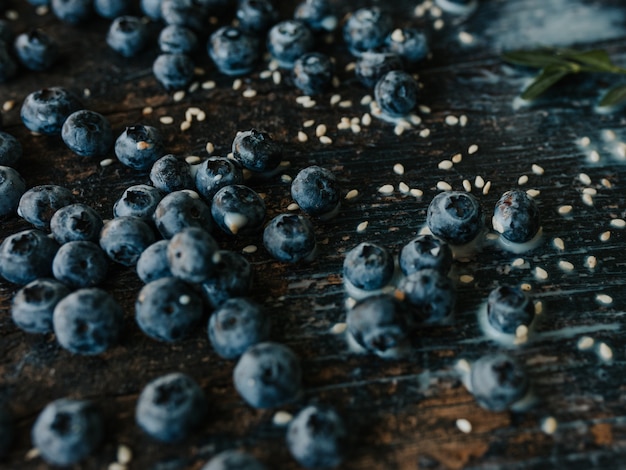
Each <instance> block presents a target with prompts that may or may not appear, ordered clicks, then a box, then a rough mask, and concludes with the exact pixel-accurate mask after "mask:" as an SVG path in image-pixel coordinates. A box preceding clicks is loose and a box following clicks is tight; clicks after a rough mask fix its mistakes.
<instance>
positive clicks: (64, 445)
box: [31, 398, 104, 466]
mask: <svg viewBox="0 0 626 470" xmlns="http://www.w3.org/2000/svg"><path fill="white" fill-rule="evenodd" d="M103 438H104V420H103V419H102V415H101V412H100V410H99V409H98V408H97V407H96V406H95V405H94V404H93V403H92V402H90V401H87V400H74V399H71V398H61V399H58V400H55V401H53V402H51V403H48V404H47V405H46V407H45V408H44V409H43V410H42V411H41V413H40V414H39V416H37V419H36V421H35V424H33V428H32V430H31V440H32V442H33V446H34V447H35V448H36V449H37V450H38V451H39V453H40V454H41V457H42V458H43V459H44V460H45V461H46V462H47V463H49V464H50V465H59V466H69V465H73V464H75V463H77V462H79V461H80V460H83V459H84V458H86V457H87V456H89V455H90V454H91V453H93V452H94V451H95V450H96V449H97V448H98V446H99V445H100V443H101V442H102V440H103Z"/></svg>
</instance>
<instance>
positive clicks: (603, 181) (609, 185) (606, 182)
mask: <svg viewBox="0 0 626 470" xmlns="http://www.w3.org/2000/svg"><path fill="white" fill-rule="evenodd" d="M600 184H601V185H602V186H604V187H605V188H612V187H613V183H611V182H610V181H609V180H607V179H606V178H602V179H601V180H600Z"/></svg>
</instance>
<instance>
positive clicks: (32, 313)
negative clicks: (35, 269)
mask: <svg viewBox="0 0 626 470" xmlns="http://www.w3.org/2000/svg"><path fill="white" fill-rule="evenodd" d="M69 293H70V290H69V289H68V288H67V287H66V286H65V284H62V283H60V282H59V281H56V280H54V279H48V278H39V279H35V280H34V281H32V282H29V283H28V284H26V285H25V286H24V287H22V288H21V289H20V290H19V291H17V293H16V294H15V296H14V297H13V301H12V304H11V317H12V318H13V322H14V323H15V324H16V325H17V326H18V327H19V328H20V329H22V330H24V331H26V332H27V333H50V332H51V331H52V313H53V311H54V307H56V304H57V303H59V301H60V300H61V299H62V298H63V297H65V296H66V295H68V294H69Z"/></svg>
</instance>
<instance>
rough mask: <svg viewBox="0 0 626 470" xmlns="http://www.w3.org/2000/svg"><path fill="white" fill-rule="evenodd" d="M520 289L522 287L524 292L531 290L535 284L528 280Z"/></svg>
mask: <svg viewBox="0 0 626 470" xmlns="http://www.w3.org/2000/svg"><path fill="white" fill-rule="evenodd" d="M519 287H520V289H522V290H523V291H524V292H530V291H531V290H533V286H531V285H530V284H528V283H527V282H524V283H522V284H521V285H520V286H519Z"/></svg>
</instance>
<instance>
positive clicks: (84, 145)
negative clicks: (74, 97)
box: [61, 109, 113, 157]
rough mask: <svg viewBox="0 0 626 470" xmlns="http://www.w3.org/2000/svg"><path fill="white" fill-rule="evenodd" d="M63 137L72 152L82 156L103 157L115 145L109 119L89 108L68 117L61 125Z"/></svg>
mask: <svg viewBox="0 0 626 470" xmlns="http://www.w3.org/2000/svg"><path fill="white" fill-rule="evenodd" d="M61 138H62V139H63V142H65V145H67V147H68V148H69V149H70V150H71V151H72V152H74V153H75V154H76V155H80V156H81V157H103V156H105V155H106V154H107V153H108V152H109V150H110V148H111V147H112V146H113V130H112V129H111V124H110V123H109V120H108V119H107V118H105V117H104V116H103V115H102V114H100V113H96V112H95V111H89V110H87V109H82V110H80V111H76V112H74V113H72V114H70V115H69V116H68V117H67V119H66V120H65V122H64V123H63V126H62V127H61Z"/></svg>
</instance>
